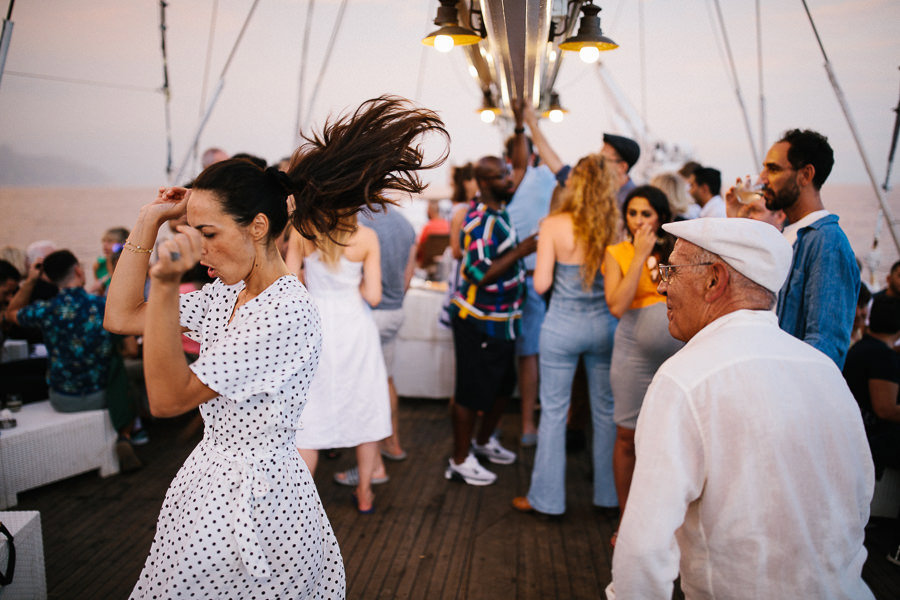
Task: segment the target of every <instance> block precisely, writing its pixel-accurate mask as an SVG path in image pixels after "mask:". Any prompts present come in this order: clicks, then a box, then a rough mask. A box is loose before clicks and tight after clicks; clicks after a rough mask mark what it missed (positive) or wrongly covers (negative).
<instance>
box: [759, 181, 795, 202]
mask: <svg viewBox="0 0 900 600" xmlns="http://www.w3.org/2000/svg"><path fill="white" fill-rule="evenodd" d="M765 192H769V193H772V194H773V195H772V196H771V197H769V194H765ZM763 193H764V194H765V196H764V197H765V200H766V208H768V209H769V210H785V209H787V208H790V207H792V206H793V205H794V204H796V202H797V199H798V198H800V186H799V185H797V177H796V176H795V177H794V178H793V179H791V180H790V181H789V182H788V184H787V185H786V186H785V187H784V188H782V190H781V191H780V192H777V193H774V192H772V189H771V188H769V187H766V188H765V189H764V190H763Z"/></svg>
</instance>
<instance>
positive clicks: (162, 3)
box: [159, 0, 172, 176]
mask: <svg viewBox="0 0 900 600" xmlns="http://www.w3.org/2000/svg"><path fill="white" fill-rule="evenodd" d="M166 6H168V4H166V0H159V32H160V45H161V47H162V67H163V85H162V93H163V95H164V97H165V99H166V175H169V176H171V175H172V108H171V103H172V102H171V101H172V95H171V93H170V91H169V63H168V57H167V56H166Z"/></svg>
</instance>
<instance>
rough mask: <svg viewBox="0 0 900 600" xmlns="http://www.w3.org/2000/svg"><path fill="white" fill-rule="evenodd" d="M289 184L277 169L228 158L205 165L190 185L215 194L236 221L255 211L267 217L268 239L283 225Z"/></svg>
mask: <svg viewBox="0 0 900 600" xmlns="http://www.w3.org/2000/svg"><path fill="white" fill-rule="evenodd" d="M290 188H291V181H290V179H288V177H287V176H286V175H285V174H284V173H282V172H280V171H278V170H277V169H275V168H272V167H269V168H268V169H263V168H261V167H259V166H258V165H256V164H254V163H252V162H250V161H249V160H246V159H242V158H231V159H228V160H223V161H221V162H217V163H213V164H211V165H209V166H208V167H206V169H204V170H203V172H202V173H200V175H198V176H197V179H195V180H194V181H193V186H192V188H191V189H194V190H206V191H209V192H213V193H214V194H216V196H217V197H218V198H219V199H220V201H221V202H222V209H223V210H224V211H225V213H227V214H229V215H231V217H232V218H233V219H234V221H235V222H236V223H238V224H239V225H249V224H250V223H251V222H252V221H253V219H254V217H256V215H258V214H259V213H262V214H264V215H265V216H266V218H267V219H269V232H268V239H269V240H270V241H272V240H275V239H276V238H277V237H278V236H280V235H281V233H282V232H283V231H284V228H285V226H286V225H287V221H288V213H287V197H288V196H289V195H290V194H291V190H290Z"/></svg>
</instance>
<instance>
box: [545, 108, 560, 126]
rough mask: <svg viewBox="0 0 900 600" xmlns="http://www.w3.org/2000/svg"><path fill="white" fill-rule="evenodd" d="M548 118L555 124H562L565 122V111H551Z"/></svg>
mask: <svg viewBox="0 0 900 600" xmlns="http://www.w3.org/2000/svg"><path fill="white" fill-rule="evenodd" d="M547 118H549V119H550V120H551V121H553V122H554V123H560V122H562V120H563V111H561V110H559V109H557V108H554V109H553V110H551V111H550V114H549V115H547Z"/></svg>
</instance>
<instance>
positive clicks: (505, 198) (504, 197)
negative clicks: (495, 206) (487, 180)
mask: <svg viewBox="0 0 900 600" xmlns="http://www.w3.org/2000/svg"><path fill="white" fill-rule="evenodd" d="M513 193H514V192H512V191H510V190H508V189H503V190H491V195H492V196H494V199H496V200H497V201H498V202H503V203H504V204H509V201H510V200H512V197H513Z"/></svg>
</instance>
